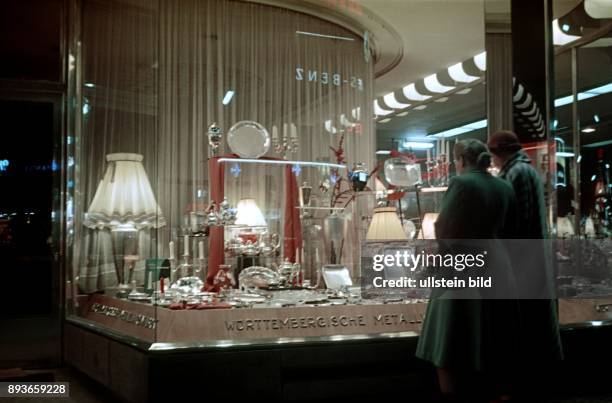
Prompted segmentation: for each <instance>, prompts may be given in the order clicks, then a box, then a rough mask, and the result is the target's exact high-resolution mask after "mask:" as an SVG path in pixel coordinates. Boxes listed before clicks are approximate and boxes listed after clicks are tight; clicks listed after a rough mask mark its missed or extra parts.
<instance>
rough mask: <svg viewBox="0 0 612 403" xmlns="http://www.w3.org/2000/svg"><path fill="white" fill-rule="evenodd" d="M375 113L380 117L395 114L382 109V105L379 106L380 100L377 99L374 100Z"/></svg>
mask: <svg viewBox="0 0 612 403" xmlns="http://www.w3.org/2000/svg"><path fill="white" fill-rule="evenodd" d="M374 113H375V114H376V115H379V116H387V115H389V114H391V113H393V111H387V110H385V109H382V108H381V107H380V105H379V104H378V99H376V100H374Z"/></svg>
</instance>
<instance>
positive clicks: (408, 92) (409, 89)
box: [402, 83, 431, 101]
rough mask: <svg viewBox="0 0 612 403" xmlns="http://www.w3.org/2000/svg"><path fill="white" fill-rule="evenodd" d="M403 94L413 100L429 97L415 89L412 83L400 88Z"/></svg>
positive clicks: (422, 99) (424, 99)
mask: <svg viewBox="0 0 612 403" xmlns="http://www.w3.org/2000/svg"><path fill="white" fill-rule="evenodd" d="M402 92H403V93H404V96H405V97H406V98H408V99H410V100H413V101H426V100H428V99H429V98H431V96H430V95H424V94H421V93H420V92H418V91H417V89H416V86H415V85H414V83H412V84H408V85H407V86H405V87H404V88H403V89H402Z"/></svg>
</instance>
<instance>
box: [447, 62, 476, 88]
mask: <svg viewBox="0 0 612 403" xmlns="http://www.w3.org/2000/svg"><path fill="white" fill-rule="evenodd" d="M448 74H449V75H450V76H451V78H452V79H453V80H455V81H459V82H462V83H471V82H472V81H474V80H478V77H476V76H471V75H469V74H467V73H466V72H465V70H463V63H457V64H453V65H452V66H450V67H449V68H448Z"/></svg>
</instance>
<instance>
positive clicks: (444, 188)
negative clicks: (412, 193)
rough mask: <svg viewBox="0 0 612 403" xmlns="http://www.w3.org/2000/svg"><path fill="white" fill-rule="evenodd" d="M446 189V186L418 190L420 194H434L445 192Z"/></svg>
mask: <svg viewBox="0 0 612 403" xmlns="http://www.w3.org/2000/svg"><path fill="white" fill-rule="evenodd" d="M447 189H448V186H438V187H436V186H432V187H426V188H420V189H419V191H420V192H421V193H435V192H446V190H447Z"/></svg>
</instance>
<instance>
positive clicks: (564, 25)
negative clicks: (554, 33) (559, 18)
mask: <svg viewBox="0 0 612 403" xmlns="http://www.w3.org/2000/svg"><path fill="white" fill-rule="evenodd" d="M561 29H562V30H563V31H564V32H568V31H569V30H570V26H569V24H563V25H562V26H561Z"/></svg>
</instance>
